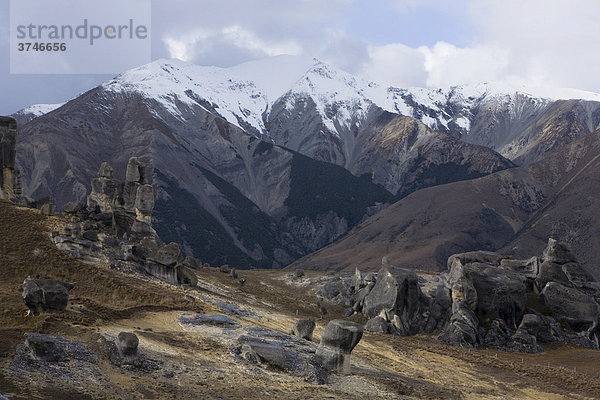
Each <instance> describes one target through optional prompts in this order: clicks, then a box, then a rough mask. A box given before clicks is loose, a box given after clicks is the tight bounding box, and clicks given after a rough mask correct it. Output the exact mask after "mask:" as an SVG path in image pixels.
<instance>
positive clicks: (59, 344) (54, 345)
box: [25, 332, 96, 363]
mask: <svg viewBox="0 0 600 400" xmlns="http://www.w3.org/2000/svg"><path fill="white" fill-rule="evenodd" d="M25 345H26V346H27V347H28V348H29V350H30V351H31V354H32V355H33V356H34V357H35V358H37V359H38V360H40V361H45V362H60V361H68V360H80V361H87V362H90V363H95V362H96V358H95V357H94V355H93V354H92V352H91V351H89V350H88V349H87V347H85V346H84V345H83V344H81V343H78V342H75V341H72V340H69V339H67V338H64V337H62V336H54V335H46V334H42V333H30V332H28V333H25Z"/></svg>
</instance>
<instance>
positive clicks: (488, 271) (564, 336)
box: [319, 239, 600, 353]
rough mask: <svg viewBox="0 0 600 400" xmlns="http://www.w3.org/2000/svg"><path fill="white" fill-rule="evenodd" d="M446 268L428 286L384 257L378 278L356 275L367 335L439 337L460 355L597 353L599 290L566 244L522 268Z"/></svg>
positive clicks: (508, 261) (491, 262)
mask: <svg viewBox="0 0 600 400" xmlns="http://www.w3.org/2000/svg"><path fill="white" fill-rule="evenodd" d="M447 265H448V269H447V271H444V272H442V273H441V274H440V275H439V277H437V279H435V280H431V276H430V277H429V279H430V281H428V280H427V279H424V278H422V277H420V276H417V275H416V274H415V273H414V272H413V271H408V270H405V269H402V268H398V267H394V266H393V265H390V264H389V262H388V261H387V259H386V258H385V257H384V259H383V261H382V268H381V269H380V270H379V272H378V273H377V274H373V273H370V274H368V275H366V276H363V274H362V273H361V272H360V271H359V270H356V272H355V274H354V279H353V285H352V286H351V291H352V295H351V299H350V302H351V303H352V309H351V310H353V311H354V312H361V313H363V314H364V316H365V317H367V318H369V320H368V321H367V323H366V325H365V330H366V331H370V332H376V333H390V334H397V335H413V334H415V333H418V332H426V333H434V332H438V333H439V339H440V340H442V341H444V342H446V343H450V344H453V345H456V346H462V347H474V348H479V347H490V348H496V349H501V350H507V351H518V352H527V353H537V352H540V351H542V348H541V347H540V343H550V342H565V343H572V344H575V345H578V346H584V347H589V348H599V347H600V340H599V338H600V326H599V325H600V283H599V282H596V281H595V280H594V279H593V277H592V276H591V275H590V274H589V273H588V272H587V271H586V270H585V269H584V268H583V267H582V266H581V265H580V264H579V263H578V262H577V258H576V257H575V256H574V254H573V253H572V252H571V251H570V249H569V247H568V246H567V245H566V244H564V243H558V242H557V241H555V240H554V239H549V241H548V245H547V247H546V249H545V250H544V253H543V255H542V256H541V257H531V258H529V259H524V260H516V259H512V258H509V257H505V256H502V255H501V254H498V253H493V252H488V251H474V252H468V253H461V254H455V255H452V256H451V257H449V258H448V263H447ZM337 279H338V280H339V281H341V282H344V281H345V280H344V279H342V278H339V277H338V278H337ZM331 282H333V281H330V282H325V283H324V284H323V287H324V288H325V287H326V286H327V285H331ZM326 292H327V291H326V290H324V289H321V290H320V291H319V293H326ZM334 300H335V301H336V302H337V303H338V304H345V303H346V302H347V301H348V299H346V298H338V297H336V298H334ZM349 315H350V314H349Z"/></svg>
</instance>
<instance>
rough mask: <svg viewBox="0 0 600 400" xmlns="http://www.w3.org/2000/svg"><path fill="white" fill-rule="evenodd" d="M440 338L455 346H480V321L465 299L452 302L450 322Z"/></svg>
mask: <svg viewBox="0 0 600 400" xmlns="http://www.w3.org/2000/svg"><path fill="white" fill-rule="evenodd" d="M438 339H439V340H441V341H442V342H445V343H448V344H451V345H453V346H460V347H479V346H480V344H481V338H480V336H479V321H478V320H477V317H476V316H475V313H474V312H473V311H472V310H471V308H470V307H469V306H468V304H466V303H465V302H464V301H455V302H454V303H452V316H451V317H450V322H449V323H448V325H447V326H446V328H445V329H444V330H443V331H442V334H441V335H440V336H439V337H438Z"/></svg>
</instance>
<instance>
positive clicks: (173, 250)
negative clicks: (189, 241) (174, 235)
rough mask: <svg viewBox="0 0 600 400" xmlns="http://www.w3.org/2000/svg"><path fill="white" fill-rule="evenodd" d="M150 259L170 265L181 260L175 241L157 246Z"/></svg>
mask: <svg viewBox="0 0 600 400" xmlns="http://www.w3.org/2000/svg"><path fill="white" fill-rule="evenodd" d="M151 259H152V261H154V262H156V263H158V264H161V265H165V266H168V267H172V266H175V265H177V263H179V262H181V261H182V256H181V250H180V249H179V245H178V244H177V243H173V242H171V243H169V244H167V245H164V246H162V247H161V248H159V249H158V250H157V251H156V252H155V253H154V254H153V255H152V257H151Z"/></svg>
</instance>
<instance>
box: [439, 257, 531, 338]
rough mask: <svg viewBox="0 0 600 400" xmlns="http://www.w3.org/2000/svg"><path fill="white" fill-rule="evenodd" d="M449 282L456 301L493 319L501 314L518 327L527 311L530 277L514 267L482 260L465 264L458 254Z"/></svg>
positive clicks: (490, 319)
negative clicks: (502, 266)
mask: <svg viewBox="0 0 600 400" xmlns="http://www.w3.org/2000/svg"><path fill="white" fill-rule="evenodd" d="M448 284H449V287H450V290H451V291H452V298H453V300H454V301H464V302H466V304H467V305H468V306H469V308H471V310H472V311H474V312H475V313H476V314H477V315H478V316H479V317H481V318H485V319H486V320H488V321H489V322H491V321H493V320H494V319H497V318H501V319H502V320H504V322H506V324H507V325H508V326H509V327H510V328H511V329H516V328H517V326H518V325H519V323H520V322H521V318H523V315H524V314H525V303H526V299H527V298H526V291H527V283H526V278H525V277H524V276H523V275H521V274H519V273H516V272H513V271H512V270H509V269H504V268H499V267H497V266H495V265H490V264H485V263H481V262H471V263H469V264H466V265H463V264H462V263H461V262H460V258H456V259H455V261H454V262H453V264H452V267H451V270H450V273H449V277H448ZM480 322H481V321H480Z"/></svg>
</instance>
